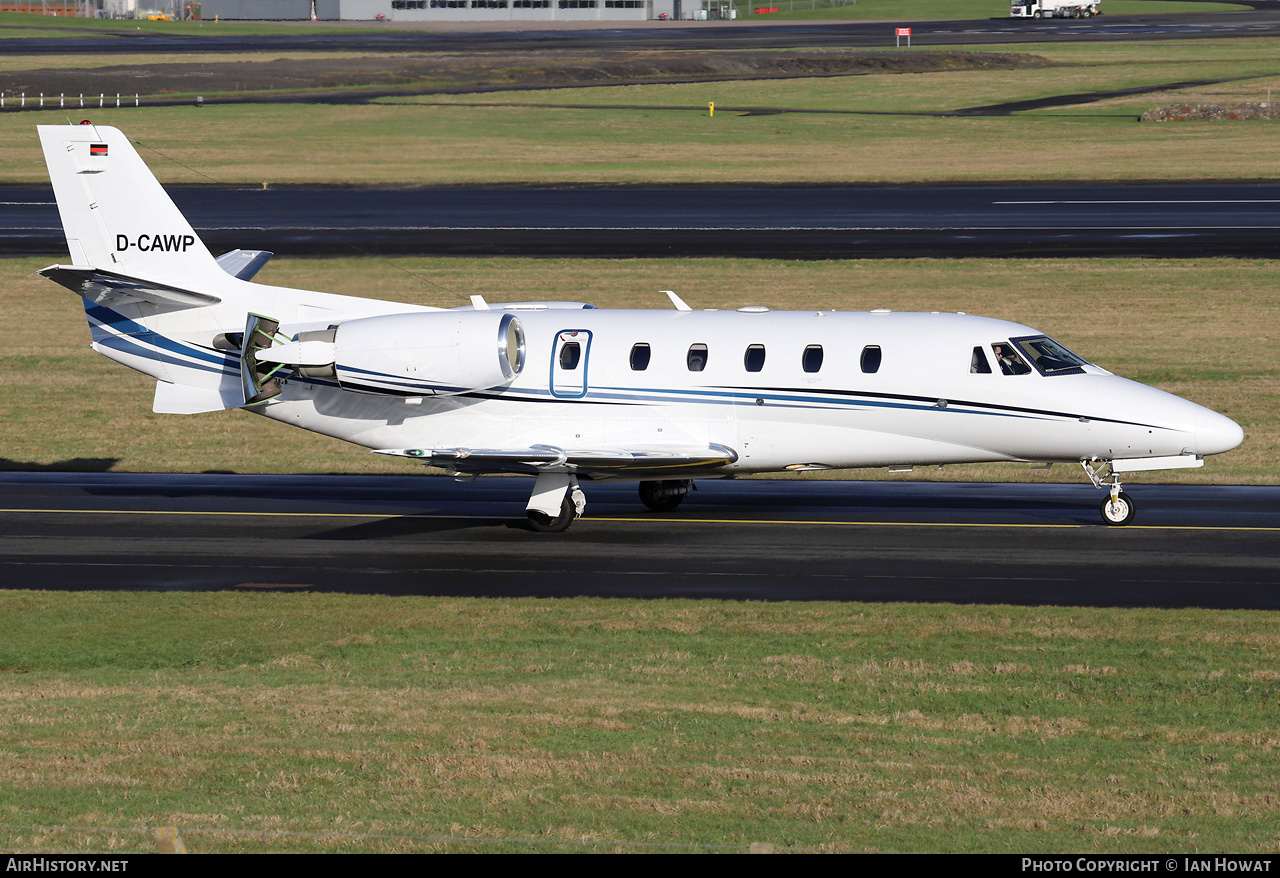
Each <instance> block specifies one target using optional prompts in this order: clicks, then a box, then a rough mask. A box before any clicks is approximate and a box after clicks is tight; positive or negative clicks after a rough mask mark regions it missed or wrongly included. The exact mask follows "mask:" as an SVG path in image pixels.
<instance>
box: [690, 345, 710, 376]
mask: <svg viewBox="0 0 1280 878" xmlns="http://www.w3.org/2000/svg"><path fill="white" fill-rule="evenodd" d="M685 362H686V363H688V365H689V371H690V372H701V371H702V370H703V369H705V368H707V346H706V345H704V344H691V345H689V356H688V357H686V358H685Z"/></svg>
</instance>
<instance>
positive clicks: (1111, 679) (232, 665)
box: [0, 592, 1280, 853]
mask: <svg viewBox="0 0 1280 878" xmlns="http://www.w3.org/2000/svg"><path fill="white" fill-rule="evenodd" d="M1273 622H1274V620H1273V616H1272V614H1267V613H1257V612H1218V611H1194V610H1187V611H1159V610H1124V611H1117V610H1091V609H1069V610H1068V609H1043V608H1012V607H1000V606H996V607H984V608H976V607H957V606H949V605H936V606H892V607H891V606H885V605H874V604H821V603H816V604H787V603H774V604H753V603H723V602H714V601H705V602H694V601H616V600H615V601H604V600H595V599H578V600H503V601H483V600H448V599H431V598H389V597H378V596H374V597H362V596H342V595H313V594H288V595H285V594H252V593H219V594H183V593H169V594H127V593H124V594H121V593H117V594H104V593H94V592H87V593H80V594H61V593H41V592H0V699H3V701H4V705H5V709H4V710H3V711H2V712H0V753H3V755H4V758H3V760H0V824H9V825H13V824H21V825H32V824H34V825H40V826H65V825H72V826H77V827H95V826H100V827H132V826H138V827H154V826H158V825H169V824H172V825H177V826H178V827H179V828H180V829H181V830H182V832H183V834H184V836H185V838H186V840H187V842H188V845H189V846H190V847H191V848H192V849H193V850H195V851H197V852H211V851H244V850H277V851H287V850H293V851H316V850H382V851H404V850H427V849H435V850H495V849H497V850H501V849H514V850H520V849H524V850H530V849H540V848H536V847H534V846H532V845H518V844H507V845H486V844H484V843H483V842H469V843H468V842H459V843H432V842H429V841H417V842H415V841H405V840H401V841H396V840H388V839H365V840H358V839H357V840H354V841H352V840H336V839H331V838H329V839H326V838H322V837H308V836H307V835H300V836H289V835H283V834H279V835H276V834H273V833H283V832H297V833H317V834H338V833H355V834H381V835H416V836H454V837H457V836H464V835H465V836H473V837H476V838H479V839H501V838H533V839H539V840H543V841H557V840H558V841H591V842H601V843H602V847H601V849H603V850H610V849H611V847H610V845H609V844H608V843H609V842H617V843H627V842H631V843H635V842H641V843H652V844H664V843H666V844H677V845H678V844H705V845H737V846H739V847H745V846H746V845H747V844H749V843H750V842H752V841H766V842H772V843H774V844H777V845H785V846H791V847H801V848H814V847H818V846H828V847H830V848H832V849H836V850H854V851H857V850H881V851H895V850H896V851H988V852H995V851H999V852H1010V851H1012V852H1026V851H1036V852H1044V853H1049V852H1071V851H1075V852H1080V853H1087V852H1095V851H1098V852H1141V851H1162V852H1223V851H1230V852H1236V853H1246V852H1248V853H1252V852H1267V851H1273V850H1274V849H1275V845H1276V843H1277V841H1280V836H1278V835H1277V828H1276V827H1277V825H1280V821H1278V820H1277V818H1278V817H1280V798H1277V796H1276V794H1275V783H1274V778H1275V773H1276V770H1277V754H1278V753H1280V737H1277V735H1276V731H1275V728H1274V722H1273V721H1272V720H1273V710H1272V708H1273V706H1274V703H1275V700H1276V698H1277V697H1280V655H1278V652H1280V639H1278V638H1277V634H1276V632H1275V626H1274V624H1273ZM219 830H221V831H222V832H221V833H220V832H219ZM252 830H264V831H266V833H267V834H265V835H262V836H255V835H249V834H244V835H236V834H232V833H233V832H234V831H252ZM0 839H3V840H2V841H0V845H2V846H4V847H6V848H10V849H12V848H19V849H31V848H53V849H66V848H78V849H98V850H102V849H106V848H108V847H112V848H117V849H145V848H146V847H149V846H150V839H149V838H148V837H147V836H145V835H142V834H131V833H111V832H105V831H104V832H98V833H93V832H83V831H80V832H76V833H59V832H53V831H39V830H37V831H32V830H14V829H3V830H0ZM551 849H557V848H555V847H552V848H551Z"/></svg>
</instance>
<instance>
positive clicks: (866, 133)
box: [0, 39, 1280, 186]
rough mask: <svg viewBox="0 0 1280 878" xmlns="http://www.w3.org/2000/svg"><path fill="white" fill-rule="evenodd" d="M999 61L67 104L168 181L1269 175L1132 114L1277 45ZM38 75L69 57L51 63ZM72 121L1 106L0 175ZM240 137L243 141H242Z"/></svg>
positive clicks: (1193, 130) (1176, 128) (1248, 92)
mask: <svg viewBox="0 0 1280 878" xmlns="http://www.w3.org/2000/svg"><path fill="white" fill-rule="evenodd" d="M1001 50H1002V51H1021V52H1026V53H1030V54H1034V55H1038V56H1042V57H1044V58H1046V59H1047V60H1048V61H1050V62H1052V63H1053V64H1054V65H1056V66H1054V67H1052V68H1049V69H1038V70H966V71H953V72H937V73H914V74H908V73H885V74H874V75H859V76H838V77H828V78H801V79H757V80H746V81H729V82H714V83H711V82H704V83H686V84H671V85H660V84H646V85H630V86H603V87H598V88H576V89H575V88H562V89H550V90H535V91H509V92H494V93H488V94H482V95H453V96H449V95H428V96H423V97H416V98H413V97H408V98H387V99H383V100H381V101H379V102H377V103H374V104H365V105H331V104H309V105H308V104H300V105H279V104H274V105H272V104H267V105H225V104H223V105H217V104H214V105H210V106H206V107H204V108H196V107H195V106H194V105H192V106H189V107H187V106H177V107H146V106H143V107H141V108H136V109H135V108H132V107H128V108H121V109H115V108H107V109H103V110H98V109H94V110H92V111H91V112H90V111H83V112H82V111H80V110H75V111H73V112H74V113H75V114H76V115H77V116H79V115H86V116H89V117H90V118H92V119H93V120H94V121H96V122H100V123H107V124H112V125H117V126H121V127H123V128H124V130H125V131H126V132H127V133H128V134H129V135H130V136H131V137H133V138H135V139H136V140H137V141H139V143H140V144H141V145H142V147H143V149H142V152H143V155H144V157H145V158H146V159H147V161H148V162H150V163H151V165H152V166H153V167H154V169H155V170H156V173H157V174H158V176H159V177H160V178H161V180H163V181H164V182H175V183H207V182H222V183H232V182H243V183H252V184H258V185H260V184H261V182H262V181H264V180H265V181H270V182H273V183H308V182H310V183H356V184H385V185H409V186H411V185H424V184H475V183H537V182H543V183H558V184H567V183H590V184H626V183H698V182H711V183H788V182H792V183H794V182H804V183H860V182H866V183H886V182H887V183H922V182H979V181H995V180H1117V181H1129V180H1132V181H1143V180H1161V181H1164V180H1226V179H1232V180H1266V179H1272V178H1273V177H1274V173H1275V167H1276V163H1277V160H1280V147H1278V146H1277V139H1276V138H1275V136H1274V130H1273V126H1272V125H1271V124H1270V123H1268V122H1235V123H1232V122H1183V123H1166V124H1153V123H1147V124H1142V123H1139V122H1138V121H1137V118H1138V116H1139V115H1140V114H1141V113H1142V111H1143V110H1145V109H1148V108H1151V107H1155V106H1160V105H1163V104H1168V103H1173V102H1179V101H1187V100H1192V101H1201V100H1208V101H1213V100H1217V101H1241V100H1252V101H1256V102H1260V101H1266V100H1267V99H1268V97H1269V95H1270V94H1271V93H1272V92H1273V91H1274V93H1276V94H1277V95H1280V60H1278V59H1280V51H1278V50H1280V41H1277V40H1270V39H1258V40H1247V41H1246V40H1237V41H1223V42H1221V43H1218V42H1214V41H1188V42H1173V41H1170V42H1153V43H1140V44H1124V45H1121V44H1114V45H1111V44H1108V45H1100V44H1078V45H1036V46H1014V47H1001ZM162 60H163V59H162ZM4 63H7V64H12V63H13V61H12V59H10V60H9V61H8V62H4ZM33 63H34V62H33ZM39 63H48V64H50V65H62V64H65V63H68V62H67V60H66V59H63V58H58V57H50V58H48V59H42V60H41V61H40V62H39ZM335 63H338V62H337V60H335ZM1223 79H1225V80H1230V81H1228V82H1223V83H1219V84H1216V85H1213V84H1210V85H1196V86H1184V87H1181V88H1172V87H1170V88H1166V89H1164V90H1161V91H1157V92H1155V93H1151V94H1144V95H1140V96H1129V97H1121V98H1113V99H1110V100H1106V101H1101V102H1096V103H1088V104H1081V105H1077V106H1072V107H1055V108H1052V109H1041V110H1035V111H1029V112H1020V113H1015V114H1012V115H1004V116H964V117H954V116H944V117H938V116H936V115H933V114H937V113H950V112H953V111H955V110H958V109H963V108H967V107H976V106H987V105H991V104H999V103H1005V102H1009V101H1024V100H1037V99H1043V98H1048V97H1052V96H1055V95H1062V94H1083V93H1090V92H1096V91H1108V90H1114V89H1121V88H1135V87H1152V86H1160V85H1170V84H1174V83H1180V82H1187V81H1189V80H1196V81H1200V80H1223ZM711 101H714V102H715V104H716V107H717V110H718V112H717V113H716V114H715V117H714V118H708V113H707V104H708V103H709V102H711ZM144 104H145V101H144ZM747 108H755V109H756V110H761V109H763V110H791V111H795V112H782V113H772V114H754V115H753V114H746V113H744V109H747ZM66 118H67V113H65V112H61V113H60V112H58V111H45V112H39V111H35V112H33V111H25V112H22V113H8V114H0V179H3V180H6V181H8V182H31V183H41V182H43V181H44V180H45V172H44V167H43V162H42V161H41V158H40V153H39V147H38V143H37V141H36V138H35V131H34V126H35V125H36V124H61V123H65V121H66ZM246 131H251V132H252V135H251V136H248V137H246V136H245V132H246ZM374 156H376V160H375V159H374V158H373V157H374Z"/></svg>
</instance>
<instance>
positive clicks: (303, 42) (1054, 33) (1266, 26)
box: [4, 3, 1280, 56]
mask: <svg viewBox="0 0 1280 878" xmlns="http://www.w3.org/2000/svg"><path fill="white" fill-rule="evenodd" d="M1256 6H1257V8H1254V9H1251V10H1247V11H1228V12H1195V13H1175V14H1171V15H1155V16H1111V15H1102V16H1100V17H1097V18H1090V19H1080V20H1075V19H1042V20H1038V21H1030V20H1021V19H1019V20H1015V19H1012V18H990V19H976V20H971V21H916V20H902V21H894V22H885V21H854V22H830V21H825V22H815V23H796V22H788V23H783V22H776V23H756V22H752V21H734V22H698V23H694V22H645V23H643V24H641V25H640V26H622V27H618V26H611V25H610V24H609V23H607V22H600V23H598V25H594V26H593V25H590V24H589V25H587V26H585V27H584V26H579V27H558V28H544V29H541V30H536V29H532V28H530V29H518V28H519V27H520V25H521V24H525V23H519V24H517V23H514V22H513V23H512V25H511V29H509V30H494V29H490V28H474V29H467V30H453V29H432V30H426V29H424V30H397V31H387V32H386V33H376V32H370V31H371V30H372V29H373V28H374V27H375V25H373V23H372V22H370V23H368V24H367V25H366V27H363V28H361V29H360V30H358V31H348V30H344V29H342V28H337V27H327V26H317V27H308V26H307V25H306V24H303V23H300V24H299V26H298V30H297V32H296V33H290V34H285V35H267V36H224V35H218V34H215V33H214V32H213V31H214V29H215V28H216V25H214V24H213V23H206V24H208V25H209V31H210V32H209V33H208V34H201V35H199V36H181V35H176V34H164V33H155V32H148V33H138V34H128V33H120V34H111V35H105V34H104V35H101V36H97V37H93V38H80V37H68V38H65V39H64V38H59V39H48V38H43V37H19V36H14V37H10V38H8V39H6V40H5V41H4V50H5V53H6V54H8V55H37V54H61V55H70V54H91V55H99V56H101V55H110V54H168V53H175V52H190V51H193V50H199V51H201V52H280V51H291V50H299V49H302V50H307V51H316V52H321V51H324V52H404V53H410V52H445V51H453V52H456V51H466V52H495V53H502V52H510V51H516V50H519V51H529V50H536V49H543V48H546V49H621V48H636V49H676V50H679V49H686V50H692V49H699V50H700V49H777V48H806V47H815V46H842V47H853V48H871V47H879V48H883V47H885V46H892V45H894V28H895V27H910V28H911V29H912V45H913V46H915V47H918V48H920V47H923V48H928V47H936V46H957V45H1002V44H1012V43H1041V42H1081V41H1103V42H1116V41H1117V40H1129V41H1133V40H1140V41H1145V40H1168V39H1218V38H1225V37H1241V36H1243V37H1250V36H1276V35H1277V34H1280V9H1277V8H1276V7H1277V4H1275V3H1258V4H1256ZM628 24H630V23H628Z"/></svg>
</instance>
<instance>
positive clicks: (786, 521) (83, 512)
mask: <svg viewBox="0 0 1280 878" xmlns="http://www.w3.org/2000/svg"><path fill="white" fill-rule="evenodd" d="M6 512H8V513H14V514H22V515H26V514H33V513H61V514H63V515H227V516H244V517H250V516H256V517H261V518H369V519H377V518H383V519H387V518H495V519H496V518H500V517H510V516H491V515H486V516H478V515H412V514H410V515H402V514H399V513H390V512H226V511H209V512H198V511H190V510H179V509H0V514H2V513H6ZM581 520H582V521H625V522H629V523H636V522H647V523H649V524H652V523H654V522H662V523H663V524H771V525H779V524H795V525H808V526H810V527H815V526H826V527H832V526H841V527H998V528H1024V529H1025V528H1031V529H1041V530H1044V529H1056V530H1080V529H1093V528H1100V527H1103V525H1101V524H1097V525H1094V524H1030V523H1022V524H1016V523H998V522H991V523H983V522H973V521H808V520H789V519H765V518H621V517H619V518H614V517H612V516H608V517H600V518H591V517H586V518H583V519H581ZM1114 529H1115V530H1188V531H1190V530H1195V531H1201V530H1211V531H1268V532H1270V531H1280V527H1238V526H1231V525H1227V526H1213V525H1188V524H1129V525H1125V526H1124V527H1121V528H1114Z"/></svg>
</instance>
